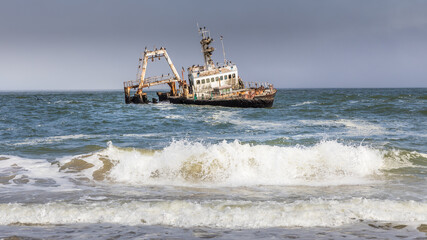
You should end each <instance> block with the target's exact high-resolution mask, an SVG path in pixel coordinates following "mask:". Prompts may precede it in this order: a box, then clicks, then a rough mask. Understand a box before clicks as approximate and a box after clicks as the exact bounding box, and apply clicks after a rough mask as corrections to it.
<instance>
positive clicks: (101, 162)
mask: <svg viewBox="0 0 427 240" xmlns="http://www.w3.org/2000/svg"><path fill="white" fill-rule="evenodd" d="M81 159H83V160H84V161H85V162H86V163H90V164H92V165H93V167H91V168H88V169H85V170H83V172H85V174H86V175H87V176H88V177H92V178H93V179H96V180H103V179H107V180H109V181H112V182H118V183H128V184H144V185H159V184H167V185H198V184H203V185H204V186H206V185H209V184H212V185H226V186H248V185H340V184H359V183H363V182H366V181H369V180H370V179H372V177H373V176H375V175H378V174H381V171H382V170H386V169H388V168H393V167H397V165H399V164H400V165H399V166H401V165H402V164H404V163H399V162H397V163H396V161H390V159H387V156H386V155H385V154H384V153H383V152H381V151H380V150H376V149H373V148H370V147H367V146H347V145H344V144H341V143H338V142H336V141H323V142H320V143H318V144H316V145H314V146H311V147H304V146H294V147H279V146H268V145H250V144H242V143H240V142H239V141H233V142H226V141H223V142H221V143H218V144H204V143H200V142H190V141H174V142H172V143H171V144H170V145H169V146H168V147H166V148H164V149H163V150H158V151H150V150H138V149H129V148H128V149H124V148H118V147H115V146H114V145H112V144H111V143H109V146H108V148H106V149H104V150H102V151H100V152H97V153H95V154H93V155H90V156H84V157H82V158H81ZM107 165H108V166H107ZM86 166H88V165H86ZM96 171H98V172H96ZM100 171H101V173H102V174H103V175H105V177H98V178H97V177H95V175H96V173H98V175H99V174H100Z"/></svg>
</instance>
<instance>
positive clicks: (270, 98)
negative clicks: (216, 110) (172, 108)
mask: <svg viewBox="0 0 427 240" xmlns="http://www.w3.org/2000/svg"><path fill="white" fill-rule="evenodd" d="M275 95H276V91H274V92H273V93H270V94H266V95H262V96H254V97H253V98H252V99H248V98H242V97H235V98H229V99H227V98H226V99H194V98H185V97H181V96H178V97H168V100H169V102H170V103H173V104H192V105H212V106H222V107H240V108H271V107H273V103H274V97H275Z"/></svg>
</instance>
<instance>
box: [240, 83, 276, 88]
mask: <svg viewBox="0 0 427 240" xmlns="http://www.w3.org/2000/svg"><path fill="white" fill-rule="evenodd" d="M243 84H244V87H245V88H259V87H264V88H270V85H271V84H270V83H268V82H261V83H260V82H243Z"/></svg>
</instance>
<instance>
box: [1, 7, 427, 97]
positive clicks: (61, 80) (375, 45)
mask: <svg viewBox="0 0 427 240" xmlns="http://www.w3.org/2000/svg"><path fill="white" fill-rule="evenodd" d="M197 22H198V23H199V24H200V26H206V27H207V28H208V29H209V30H210V32H211V36H212V37H213V38H214V40H215V42H214V43H213V46H214V47H215V48H216V51H215V52H214V56H213V58H214V61H215V62H222V61H223V56H222V49H221V42H220V40H219V36H220V35H223V36H224V45H225V51H226V57H227V59H229V60H231V61H233V62H234V63H236V64H237V66H238V68H239V73H240V75H241V76H242V78H243V80H244V81H260V82H265V81H268V82H271V83H273V84H274V85H275V86H276V87H279V88H313V87H314V88H329V87H427V1H421V0H420V1H411V0H407V1H400V0H396V1H393V0H387V1H385V0H375V1H371V0H358V1H356V0H354V1H346V0H336V1H320V0H313V1H309V0H307V1H306V0H295V1H286V0H282V1H247V0H245V1H232V0H227V1H159V0H156V1H127V0H122V1H118V0H117V1H109V0H103V1H78V0H77V1H76V0H73V1H38V0H32V1H30V0H29V1H19V0H18V1H12V0H10V1H5V0H0V90H54V89H70V90H76V89H88V90H90V89H122V87H123V85H122V83H123V81H127V80H133V79H135V75H136V71H137V70H136V69H137V63H138V58H139V57H140V55H141V52H142V51H143V50H144V48H145V46H147V47H148V48H153V47H154V46H155V47H161V46H163V47H166V49H167V51H168V53H169V55H170V57H171V58H172V61H173V63H174V64H175V66H176V67H177V69H181V67H184V68H186V67H188V66H190V65H193V64H203V56H202V54H201V47H200V44H199V41H200V36H199V35H198V33H197V29H196V23H197ZM168 72H170V69H169V67H168V65H167V63H166V61H165V60H161V61H157V62H154V63H151V62H150V63H149V65H148V70H147V75H148V76H149V75H156V74H159V73H168Z"/></svg>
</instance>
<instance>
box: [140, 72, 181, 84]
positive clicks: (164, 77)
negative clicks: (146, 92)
mask: <svg viewBox="0 0 427 240" xmlns="http://www.w3.org/2000/svg"><path fill="white" fill-rule="evenodd" d="M171 78H175V77H174V76H173V75H170V73H168V74H162V75H159V76H154V77H148V78H146V79H144V84H145V83H154V82H160V81H165V80H168V79H171Z"/></svg>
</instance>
